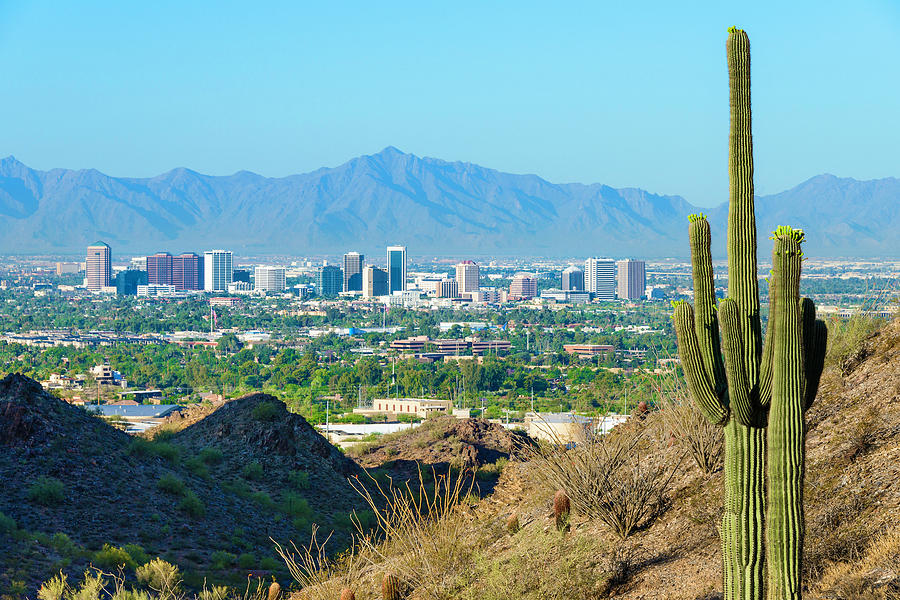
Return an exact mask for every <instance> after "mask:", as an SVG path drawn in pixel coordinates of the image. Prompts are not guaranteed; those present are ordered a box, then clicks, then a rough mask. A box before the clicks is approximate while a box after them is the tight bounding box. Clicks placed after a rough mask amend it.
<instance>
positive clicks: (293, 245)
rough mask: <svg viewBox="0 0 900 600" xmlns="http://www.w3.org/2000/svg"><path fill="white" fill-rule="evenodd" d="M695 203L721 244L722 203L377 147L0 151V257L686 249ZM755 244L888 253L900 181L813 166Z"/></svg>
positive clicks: (767, 217) (719, 247) (648, 252)
mask: <svg viewBox="0 0 900 600" xmlns="http://www.w3.org/2000/svg"><path fill="white" fill-rule="evenodd" d="M694 212H706V213H707V214H708V215H709V217H710V220H711V222H712V224H713V227H714V238H715V240H716V242H715V243H716V246H715V247H714V253H715V254H717V255H722V254H723V253H724V231H725V222H726V218H727V212H728V206H727V203H723V204H722V205H719V206H717V207H715V208H711V209H703V208H700V207H697V206H694V205H692V204H690V203H689V202H688V201H686V200H685V199H684V198H682V197H680V196H670V195H659V194H654V193H651V192H648V191H645V190H642V189H638V188H620V189H616V188H612V187H610V186H607V185H602V184H590V185H586V184H580V183H564V184H557V183H551V182H549V181H546V180H544V179H542V178H540V177H538V176H536V175H517V174H510V173H503V172H500V171H496V170H493V169H488V168H485V167H481V166H478V165H475V164H471V163H464V162H447V161H443V160H439V159H434V158H421V157H418V156H415V155H412V154H407V153H404V152H401V151H400V150H398V149H396V148H393V147H388V148H385V149H384V150H382V151H381V152H379V153H377V154H373V155H366V156H360V157H358V158H354V159H352V160H350V161H348V162H347V163H345V164H343V165H340V166H338V167H335V168H322V169H318V170H316V171H313V172H311V173H305V174H301V175H290V176H288V177H281V178H269V177H263V176H261V175H257V174H255V173H251V172H248V171H240V172H237V173H235V174H234V175H229V176H211V175H203V174H201V173H197V172H195V171H191V170H189V169H183V168H180V169H174V170H172V171H169V172H167V173H164V174H162V175H158V176H156V177H151V178H143V179H139V178H127V177H110V176H108V175H105V174H103V173H100V172H99V171H96V170H94V169H87V170H67V169H52V170H49V171H39V170H35V169H31V168H29V167H28V166H26V165H25V164H23V163H21V162H19V161H17V160H16V159H15V158H13V157H11V156H10V157H7V158H4V159H2V160H0V232H2V235H0V252H2V253H6V254H60V255H62V254H81V253H82V252H83V251H84V248H85V246H86V245H88V244H89V243H92V242H94V241H95V240H97V239H102V240H104V241H106V242H107V243H108V244H110V246H112V248H113V252H114V254H119V255H121V254H123V253H142V252H144V253H146V252H156V251H161V250H167V251H170V252H182V251H197V252H199V251H202V250H205V249H210V248H214V247H225V248H228V249H232V250H234V251H235V252H237V253H238V254H241V255H254V254H281V255H288V254H293V255H304V254H307V255H308V254H317V255H323V254H338V253H342V252H345V251H349V250H360V251H364V252H369V253H371V252H376V251H377V253H378V254H377V256H380V255H381V253H382V251H383V247H384V246H385V245H388V244H397V243H400V244H405V245H407V246H408V247H409V252H410V254H412V255H449V254H455V255H465V256H474V257H478V256H491V255H523V256H592V255H594V256H596V255H609V256H634V257H664V256H672V257H683V256H686V255H687V253H688V248H687V220H686V217H687V215H689V214H690V213H694ZM757 220H758V225H759V229H760V236H759V239H760V244H761V246H760V248H761V252H766V250H765V247H766V245H767V241H766V240H767V237H768V235H767V234H766V233H765V232H768V231H771V230H773V229H774V228H775V227H776V226H777V225H782V224H790V225H792V226H795V227H801V228H803V229H805V230H806V231H807V240H808V241H807V244H806V252H807V254H808V255H810V256H816V257H835V256H857V257H865V256H897V255H900V241H898V240H900V179H896V178H885V179H877V180H869V181H857V180H855V179H850V178H839V177H835V176H833V175H819V176H816V177H813V178H811V179H809V180H807V181H805V182H803V183H801V184H799V185H797V186H796V187H794V188H792V189H789V190H787V191H784V192H781V193H779V194H774V195H770V196H760V197H758V198H757Z"/></svg>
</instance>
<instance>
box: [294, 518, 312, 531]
mask: <svg viewBox="0 0 900 600" xmlns="http://www.w3.org/2000/svg"><path fill="white" fill-rule="evenodd" d="M291 524H292V525H293V526H294V529H296V530H297V531H299V532H300V533H303V534H306V535H307V536H309V528H310V526H311V525H312V520H311V519H310V518H309V517H297V518H296V519H294V520H293V521H292V522H291Z"/></svg>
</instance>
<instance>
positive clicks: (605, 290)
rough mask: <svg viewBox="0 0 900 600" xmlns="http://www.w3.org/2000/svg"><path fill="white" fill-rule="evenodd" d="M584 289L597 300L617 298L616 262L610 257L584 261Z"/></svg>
mask: <svg viewBox="0 0 900 600" xmlns="http://www.w3.org/2000/svg"><path fill="white" fill-rule="evenodd" d="M584 290H585V291H586V292H590V293H591V294H593V295H594V299H595V300H615V299H616V263H615V262H614V261H613V260H612V259H610V258H589V259H587V260H586V261H584Z"/></svg>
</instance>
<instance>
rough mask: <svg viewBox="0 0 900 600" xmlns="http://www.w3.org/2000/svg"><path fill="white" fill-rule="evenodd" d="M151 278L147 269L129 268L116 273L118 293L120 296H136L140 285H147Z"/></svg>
mask: <svg viewBox="0 0 900 600" xmlns="http://www.w3.org/2000/svg"><path fill="white" fill-rule="evenodd" d="M149 281H150V279H149V277H148V276H147V271H136V270H134V269H127V270H125V271H119V272H118V273H117V274H116V294H118V295H119V296H136V295H137V290H138V286H139V285H147V284H148V283H149Z"/></svg>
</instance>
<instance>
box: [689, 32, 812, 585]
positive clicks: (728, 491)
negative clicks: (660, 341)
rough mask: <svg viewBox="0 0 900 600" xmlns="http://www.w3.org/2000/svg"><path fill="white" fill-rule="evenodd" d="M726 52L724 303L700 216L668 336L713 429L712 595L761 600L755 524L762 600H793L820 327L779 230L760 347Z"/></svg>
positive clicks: (746, 149) (748, 165) (743, 56)
mask: <svg viewBox="0 0 900 600" xmlns="http://www.w3.org/2000/svg"><path fill="white" fill-rule="evenodd" d="M726 47H727V54H728V75H729V88H730V92H731V94H730V103H731V130H730V135H729V151H730V153H729V158H728V170H729V173H728V174H729V183H730V189H729V191H730V194H729V210H728V298H726V299H725V300H723V301H722V302H721V303H720V304H719V305H718V307H717V306H716V298H715V281H714V278H713V270H712V258H711V253H710V237H711V236H710V228H709V223H708V222H707V220H706V218H705V217H704V216H703V215H691V217H690V219H689V220H690V227H689V237H690V244H691V262H692V265H693V279H694V304H695V306H696V313H695V308H694V307H692V306H691V305H689V304H687V303H684V302H681V303H677V304H676V306H675V331H676V333H677V335H678V349H679V354H680V356H681V361H682V366H683V368H684V372H685V379H686V380H687V383H688V387H689V388H690V390H691V395H692V396H693V397H694V400H695V402H696V403H697V405H698V406H699V407H700V409H701V411H702V412H703V414H704V416H705V417H706V418H707V419H708V420H710V421H711V422H713V423H716V424H720V425H722V426H723V427H724V428H725V514H724V516H723V517H722V558H723V579H724V596H725V598H726V599H729V600H731V599H733V600H756V599H760V598H762V597H763V567H762V563H763V561H762V555H763V552H764V544H763V536H762V531H763V521H764V520H765V527H766V534H767V541H768V553H767V555H766V556H767V564H768V570H769V598H799V597H800V575H801V568H800V567H801V557H802V546H803V461H804V444H805V429H804V428H805V423H804V411H805V409H806V408H807V407H808V406H809V405H810V404H811V402H812V399H813V398H814V397H815V395H816V391H817V389H818V382H819V378H820V376H821V373H822V365H823V362H824V352H825V336H826V329H825V324H824V323H823V322H821V321H816V319H815V308H814V306H813V303H812V301H810V300H809V299H803V300H802V301H801V300H800V295H799V289H800V287H799V286H800V265H801V259H802V253H801V251H800V244H801V243H802V242H803V232H802V231H799V230H794V229H791V228H790V227H779V228H778V229H777V230H776V231H775V235H774V237H773V239H774V240H775V249H774V254H773V263H774V265H773V266H774V268H773V272H772V278H771V281H770V286H769V322H768V328H767V333H766V338H765V346H763V342H762V333H761V320H760V303H759V282H758V280H757V263H756V217H755V210H754V199H753V142H752V135H751V114H750V42H749V40H748V38H747V34H746V33H745V32H744V31H742V30H740V29H736V28H731V29H729V34H728V42H727V45H726ZM720 328H721V339H720V337H719V330H720ZM767 425H768V432H767V429H766V427H767ZM767 436H768V437H767ZM767 440H768V450H767V452H768V457H766V456H765V453H766V445H767ZM766 458H767V460H766ZM766 467H768V471H767V473H768V502H769V511H768V514H767V513H766V502H765V493H766V487H765V483H766V481H765V479H764V474H765V473H766Z"/></svg>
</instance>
